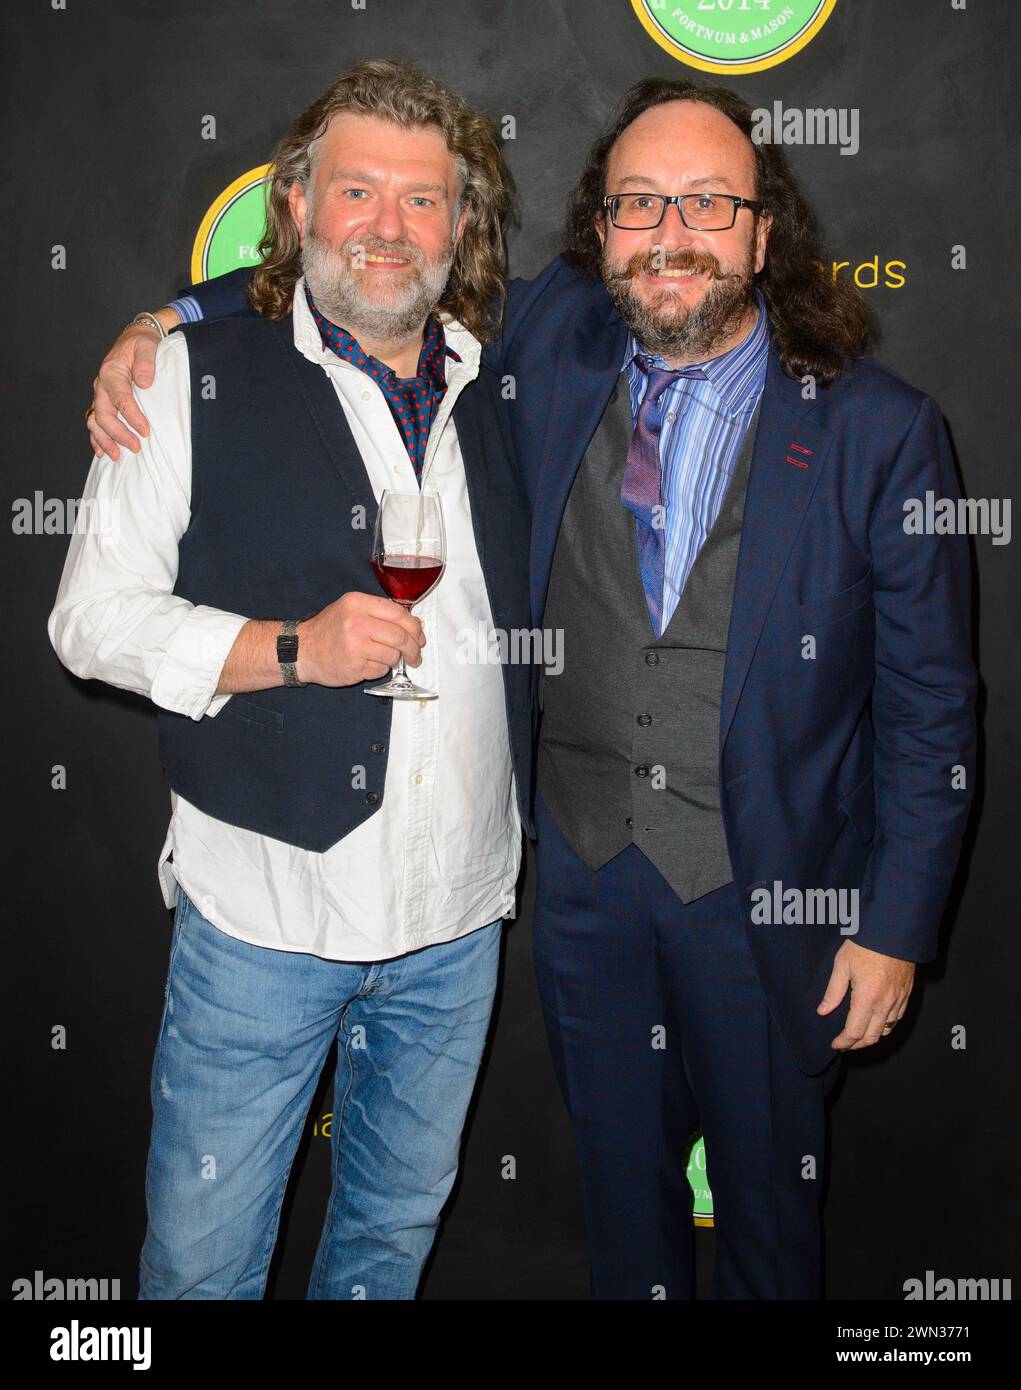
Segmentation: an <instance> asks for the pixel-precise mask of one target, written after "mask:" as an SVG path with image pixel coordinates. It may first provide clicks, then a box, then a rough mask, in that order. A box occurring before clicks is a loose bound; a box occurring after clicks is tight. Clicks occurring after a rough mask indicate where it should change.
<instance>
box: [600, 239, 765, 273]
mask: <svg viewBox="0 0 1021 1390" xmlns="http://www.w3.org/2000/svg"><path fill="white" fill-rule="evenodd" d="M643 270H647V271H650V272H651V273H652V274H656V273H657V272H659V271H662V270H694V271H698V272H700V273H702V274H705V275H709V276H711V277H712V278H713V279H714V280H735V279H738V278H739V277H738V276H737V275H736V274H735V273H733V272H729V273H728V272H725V271H724V269H723V267H722V266H721V265H720V263H719V261H718V260H717V259H716V257H715V256H714V255H713V254H712V253H711V252H710V251H699V250H695V249H694V248H686V249H684V250H681V251H663V250H662V249H659V250H657V249H656V248H655V247H647V248H646V249H645V250H644V251H636V252H635V254H634V255H633V256H630V257H629V258H628V259H627V260H626V261H624V262H622V263H621V264H620V265H618V266H615V267H614V266H607V268H606V279H607V280H619V281H623V280H633V279H634V277H635V276H636V275H638V274H639V273H640V272H641V271H643Z"/></svg>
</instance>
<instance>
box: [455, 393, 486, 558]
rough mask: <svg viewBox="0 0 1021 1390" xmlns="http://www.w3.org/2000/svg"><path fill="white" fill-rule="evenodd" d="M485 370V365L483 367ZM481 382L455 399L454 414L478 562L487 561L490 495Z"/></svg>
mask: <svg viewBox="0 0 1021 1390" xmlns="http://www.w3.org/2000/svg"><path fill="white" fill-rule="evenodd" d="M481 370H484V369H481ZM481 390H482V383H481V382H477V381H476V382H468V383H466V385H465V386H464V387H463V388H462V390H461V393H460V395H459V396H458V398H457V400H456V401H455V402H454V409H453V410H452V411H451V415H452V417H453V420H454V424H455V426H456V428H457V443H458V447H459V448H460V450H461V458H462V461H463V463H464V476H465V481H466V483H467V485H468V503H469V507H470V509H471V517H472V529H473V531H474V532H475V546H476V549H477V550H478V552H479V563H480V564H481V565H482V566H483V568H485V564H486V502H487V499H488V497H489V465H488V462H487V459H486V449H485V442H484V434H483V430H482V424H481V421H480V419H479V410H480V408H481V400H480V392H481Z"/></svg>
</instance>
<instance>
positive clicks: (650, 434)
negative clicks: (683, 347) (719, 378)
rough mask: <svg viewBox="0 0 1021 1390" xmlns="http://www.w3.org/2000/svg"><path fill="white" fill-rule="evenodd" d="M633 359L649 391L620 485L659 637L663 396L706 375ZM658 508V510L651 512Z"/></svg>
mask: <svg viewBox="0 0 1021 1390" xmlns="http://www.w3.org/2000/svg"><path fill="white" fill-rule="evenodd" d="M634 360H635V363H636V364H637V366H638V367H639V368H640V369H641V371H643V372H644V373H645V375H646V376H647V377H648V379H649V382H648V385H647V386H646V388H645V395H644V396H643V397H642V403H641V405H640V406H639V407H638V421H637V423H636V425H635V430H634V434H632V436H631V444H630V447H629V448H628V451H627V467H626V468H625V469H624V480H623V482H622V483H621V488H620V500H621V501H622V502H623V503H624V506H625V507H627V509H628V510H629V511H631V512H634V514H635V535H636V539H637V541H638V564H639V568H640V570H641V575H642V586H643V588H644V589H645V599H646V602H647V603H648V605H649V617H650V619H651V620H652V630H653V632H654V633H655V635H656V636H657V637H659V636H660V635H661V634H660V626H661V624H662V622H663V537H664V532H665V529H666V524H665V512H664V510H663V497H662V493H661V491H660V466H659V434H660V428H661V426H662V424H663V396H664V395H665V393H666V390H667V387H668V386H669V385H670V384H671V382H673V381H676V379H677V378H678V377H679V376H688V377H701V378H703V379H704V378H705V372H703V371H702V369H701V368H700V367H685V368H683V369H682V370H680V371H675V372H671V371H664V370H662V369H661V368H659V367H650V366H649V365H647V363H646V362H645V361H643V359H642V357H641V356H640V355H636V356H635V359H634ZM654 507H659V508H660V511H659V512H658V513H654V512H653V508H654Z"/></svg>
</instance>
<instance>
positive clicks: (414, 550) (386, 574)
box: [365, 488, 447, 700]
mask: <svg viewBox="0 0 1021 1390" xmlns="http://www.w3.org/2000/svg"><path fill="white" fill-rule="evenodd" d="M446 562H447V538H446V535H445V533H444V530H443V510H442V508H441V507H440V499H439V495H438V493H436V492H434V491H432V490H431V489H428V488H425V489H423V490H422V491H420V492H415V493H407V492H393V491H391V490H390V489H389V488H387V489H385V490H384V492H383V495H382V496H381V497H380V499H379V511H378V512H377V513H376V528H375V531H374V533H373V537H372V568H373V569H374V570H375V571H376V578H377V579H378V580H379V582H380V584H381V585H382V587H383V589H384V590H385V591H386V593H387V595H388V597H390V598H392V599H393V601H394V603H399V604H400V605H401V607H402V608H406V609H407V610H408V612H409V613H410V612H411V609H412V606H413V605H414V604H416V603H418V601H419V600H420V599H423V598H425V596H426V594H428V593H430V592H431V591H432V589H433V588H434V586H435V585H436V584H438V583H439V579H440V575H442V573H443V569H444V566H445V565H446ZM365 693H366V695H384V696H387V697H389V698H390V699H391V700H435V699H436V698H437V692H436V691H435V690H423V689H422V687H421V686H418V685H416V684H415V682H414V681H413V680H412V679H411V677H410V676H409V675H408V673H407V671H406V670H405V667H404V654H403V652H402V653H401V655H400V660H399V661H398V663H397V668H396V670H394V671H393V672H392V673H391V676H390V679H389V680H388V681H384V682H383V684H382V685H370V686H366V688H365Z"/></svg>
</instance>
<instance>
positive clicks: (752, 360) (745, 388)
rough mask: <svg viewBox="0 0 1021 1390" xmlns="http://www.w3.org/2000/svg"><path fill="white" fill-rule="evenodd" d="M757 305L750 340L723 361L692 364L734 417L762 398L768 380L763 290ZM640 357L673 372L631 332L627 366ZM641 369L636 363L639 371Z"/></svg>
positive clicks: (713, 360) (727, 354)
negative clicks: (702, 374) (645, 348)
mask: <svg viewBox="0 0 1021 1390" xmlns="http://www.w3.org/2000/svg"><path fill="white" fill-rule="evenodd" d="M755 302H756V304H757V305H758V310H759V312H758V317H757V318H756V320H755V323H754V325H753V327H752V331H751V332H750V333H749V334H748V336H747V338H745V339H744V340H743V341H742V342H740V343H738V345H737V347H732V348H730V350H729V351H728V352H724V353H722V354H721V355H720V356H719V357H710V358H709V360H708V361H706V362H697V363H692V365H693V366H697V367H698V368H699V369H700V370H701V371H703V372H704V373H705V375H706V377H707V379H708V380H709V382H710V384H711V385H712V386H713V387H714V388H715V390H716V393H717V395H718V396H719V397H720V399H721V400H722V401H723V403H724V405H725V406H726V408H727V409H728V411H729V412H730V413H731V414H732V415H735V414H737V413H738V412H739V411H740V410H741V409H742V408H744V407H746V406H747V404H748V401H749V398H750V397H752V396H753V395H757V394H758V392H759V391H760V390H761V389H762V384H763V382H764V381H765V377H766V362H767V356H768V352H769V320H768V318H767V316H766V304H765V301H764V300H763V298H762V294H761V293H760V291H759V290H756V291H755ZM636 357H641V358H643V359H644V360H645V361H646V362H648V363H651V365H652V366H654V367H660V368H665V369H666V370H667V371H669V370H670V368H668V367H667V364H666V363H665V362H664V361H663V359H662V357H658V356H656V355H655V354H654V353H647V352H646V351H645V350H644V349H643V348H642V347H640V346H639V343H638V340H637V338H636V337H635V335H634V334H633V333H632V332H630V331H629V332H628V342H627V351H626V353H625V355H624V366H625V367H631V365H632V363H634V359H635V358H636ZM637 365H638V364H637V363H635V368H636V369H637Z"/></svg>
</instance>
